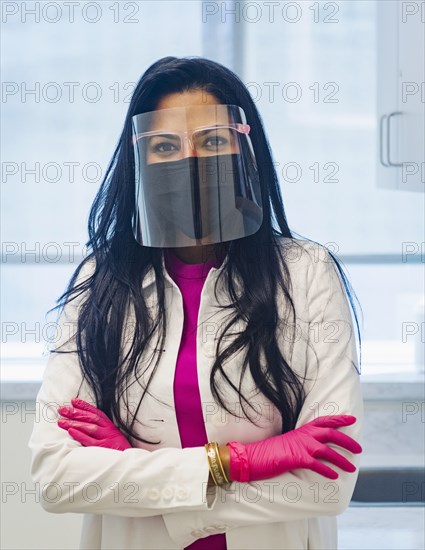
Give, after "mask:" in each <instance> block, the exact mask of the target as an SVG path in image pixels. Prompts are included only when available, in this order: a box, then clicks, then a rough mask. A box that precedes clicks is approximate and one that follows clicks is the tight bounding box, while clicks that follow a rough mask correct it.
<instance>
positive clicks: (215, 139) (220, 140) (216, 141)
mask: <svg viewBox="0 0 425 550" xmlns="http://www.w3.org/2000/svg"><path fill="white" fill-rule="evenodd" d="M227 143H228V140H227V139H226V138H224V137H222V136H219V135H214V136H209V137H208V138H207V139H206V140H205V146H206V147H214V148H217V147H219V146H220V145H226V144H227Z"/></svg>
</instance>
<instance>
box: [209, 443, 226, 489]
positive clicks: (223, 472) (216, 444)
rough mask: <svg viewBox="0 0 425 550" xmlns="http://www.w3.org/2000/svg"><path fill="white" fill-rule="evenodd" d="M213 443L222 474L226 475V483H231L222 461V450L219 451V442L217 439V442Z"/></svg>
mask: <svg viewBox="0 0 425 550" xmlns="http://www.w3.org/2000/svg"><path fill="white" fill-rule="evenodd" d="M213 445H215V449H216V455H217V460H218V464H219V466H220V470H221V473H222V475H223V477H224V480H225V483H230V481H229V480H228V479H227V476H226V472H225V470H224V467H223V463H222V462H221V457H220V451H219V448H218V443H217V441H215V442H214V443H213Z"/></svg>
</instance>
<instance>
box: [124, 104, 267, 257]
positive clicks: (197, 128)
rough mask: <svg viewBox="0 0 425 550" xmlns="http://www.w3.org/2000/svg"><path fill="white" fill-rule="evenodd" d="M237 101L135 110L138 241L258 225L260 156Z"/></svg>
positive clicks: (153, 242) (178, 240) (243, 230)
mask: <svg viewBox="0 0 425 550" xmlns="http://www.w3.org/2000/svg"><path fill="white" fill-rule="evenodd" d="M249 131H250V127H249V125H248V124H247V121H246V117H245V113H244V111H243V110H242V108H241V107H239V106H237V105H193V106H187V107H175V108H172V109H159V110H156V111H150V112H148V113H142V114H139V115H135V116H133V117H132V139H133V148H134V161H135V205H134V212H133V216H132V228H133V234H134V237H135V239H136V240H137V242H138V243H139V244H140V245H142V246H151V247H159V248H168V247H186V246H200V245H208V244H214V243H220V242H226V241H231V240H234V239H240V238H243V237H247V236H249V235H252V234H253V233H256V232H257V231H258V230H259V228H260V226H261V223H262V220H263V208H262V201H261V189H260V181H259V176H258V168H257V162H256V159H255V155H254V150H253V147H252V143H251V140H250V138H249Z"/></svg>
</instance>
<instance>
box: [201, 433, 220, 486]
mask: <svg viewBox="0 0 425 550" xmlns="http://www.w3.org/2000/svg"><path fill="white" fill-rule="evenodd" d="M208 447H209V445H208V443H206V444H205V445H204V448H205V452H206V453H207V460H208V469H209V471H210V474H211V477H212V480H213V482H214V485H218V484H217V481H216V479H215V477H214V473H213V471H212V469H211V461H210V457H209V454H208Z"/></svg>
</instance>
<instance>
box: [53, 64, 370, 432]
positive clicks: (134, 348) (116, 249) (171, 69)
mask: <svg viewBox="0 0 425 550" xmlns="http://www.w3.org/2000/svg"><path fill="white" fill-rule="evenodd" d="M191 90H202V91H205V92H207V93H209V94H212V95H213V96H215V97H216V98H217V100H219V101H220V103H223V104H232V105H239V106H240V107H242V109H243V110H244V112H245V114H246V118H247V121H248V123H249V124H250V126H251V133H250V137H251V141H252V144H253V148H254V153H255V156H256V160H257V165H258V171H259V178H260V183H261V193H262V202H263V223H262V225H261V228H260V229H259V230H258V231H257V232H256V233H255V234H253V235H251V236H249V237H245V238H242V239H237V240H235V241H230V242H226V243H219V244H217V245H214V251H215V253H216V255H217V257H220V256H221V257H223V256H224V257H225V259H224V262H225V263H224V266H223V267H224V269H223V271H222V276H223V277H225V280H226V286H225V288H226V291H227V293H228V296H229V297H230V298H231V301H230V304H231V311H232V312H233V317H232V318H231V320H230V321H229V323H228V324H227V325H226V327H225V331H226V330H227V329H230V328H231V327H232V326H238V324H239V323H241V322H242V324H243V327H244V328H243V330H242V331H240V332H238V333H237V337H236V338H235V339H234V340H233V342H232V343H231V345H230V346H228V348H227V349H224V350H222V351H221V352H219V351H218V349H217V355H216V358H215V362H214V364H213V367H212V370H211V374H210V388H211V392H212V395H213V396H214V399H215V400H216V401H217V403H219V404H220V405H221V406H222V407H223V408H224V409H226V410H227V411H228V412H229V413H230V414H233V415H235V413H234V412H233V411H232V410H229V409H228V407H227V406H226V403H225V401H224V400H223V399H222V397H221V395H220V393H221V392H220V391H219V388H218V386H217V383H216V376H217V373H220V374H221V375H222V376H223V378H225V379H226V380H227V382H228V383H229V384H230V385H231V386H232V387H233V389H234V390H235V391H236V392H237V394H238V396H239V400H240V403H241V406H242V409H243V410H244V411H245V408H244V405H243V403H242V400H243V401H245V402H246V403H247V404H248V405H250V404H249V402H248V400H247V399H246V398H245V397H244V396H243V394H242V393H241V392H240V388H241V385H240V384H239V388H237V387H236V386H235V385H234V384H233V383H232V382H231V380H229V378H228V377H227V375H226V374H225V371H224V370H223V368H222V366H223V361H226V360H228V359H229V358H230V357H231V356H232V355H233V354H235V353H237V352H238V351H239V350H242V349H243V350H245V351H246V356H245V361H244V364H243V368H242V372H241V377H240V380H241V381H242V378H243V376H244V373H245V371H246V368H248V367H249V369H250V372H251V375H252V378H253V380H254V382H255V384H256V385H257V387H258V388H259V389H260V391H261V392H262V393H263V394H264V396H265V397H266V398H267V399H269V400H270V401H271V402H272V403H273V404H274V405H275V406H276V407H277V409H278V410H279V412H280V413H281V415H282V433H285V432H287V431H289V430H291V429H294V427H295V424H296V421H297V418H298V416H299V413H300V410H301V408H302V406H303V403H304V400H305V397H306V394H305V389H304V385H303V383H302V382H301V380H300V378H299V377H298V376H297V375H296V374H295V372H293V370H292V369H291V367H290V365H289V364H288V362H287V360H286V359H285V357H284V356H283V354H282V352H281V350H280V348H279V345H278V342H277V339H276V330H277V329H278V326H281V323H287V326H288V327H289V326H293V327H295V324H296V323H295V320H296V313H295V307H294V304H293V301H292V298H291V288H292V285H291V280H290V274H289V270H288V268H287V265H286V261H285V257H284V255H282V253H281V251H282V237H286V238H288V239H293V240H294V241H293V242H294V243H295V242H296V237H294V235H293V234H292V233H291V231H290V229H289V227H288V223H287V221H286V216H285V211H284V207H283V201H282V197H281V193H280V189H279V183H278V178H277V174H276V171H275V169H274V165H273V161H272V153H271V148H270V145H269V143H268V140H267V137H266V135H265V132H264V129H263V124H262V120H261V117H260V115H259V113H258V112H257V109H256V106H255V104H254V102H253V100H252V98H251V96H250V94H249V92H248V90H247V88H246V87H245V85H244V84H243V82H242V81H241V80H240V79H239V78H238V76H237V75H236V74H234V73H233V72H232V71H231V70H229V69H227V68H226V67H224V66H222V65H220V64H219V63H216V62H213V61H211V60H209V59H205V58H202V57H198V56H190V57H184V58H177V57H164V58H162V59H160V60H158V61H157V62H155V63H153V64H152V65H151V66H150V67H149V68H148V69H147V70H146V72H145V73H144V74H143V75H142V77H141V78H140V80H139V82H138V83H137V86H136V88H135V90H134V93H133V96H132V99H131V102H130V105H129V108H128V112H127V115H126V119H125V122H124V128H123V130H122V133H121V136H120V138H119V141H118V144H117V146H116V148H115V151H114V153H113V156H112V159H111V161H110V163H109V165H108V168H107V171H106V173H105V176H104V178H103V181H102V184H101V186H100V188H99V190H98V193H97V195H96V197H95V200H94V202H93V205H92V207H91V210H90V215H89V221H88V232H89V241H88V242H87V243H86V246H87V248H88V250H89V251H90V253H89V254H88V255H87V256H86V257H85V258H84V259H83V260H82V262H81V263H80V264H79V266H78V267H77V269H76V270H75V272H74V274H73V275H72V277H71V279H70V282H69V284H68V287H67V289H66V291H65V292H64V294H62V296H61V297H60V298H59V299H58V300H57V304H58V305H57V306H56V307H54V308H52V310H53V309H57V308H58V307H64V306H65V305H66V304H67V303H68V301H70V300H74V299H75V298H76V297H77V293H78V296H81V295H82V294H83V293H84V296H85V300H84V301H82V302H81V304H80V305H81V309H80V310H79V313H78V323H77V331H76V344H77V350H76V352H77V353H78V357H79V360H80V365H81V368H82V372H83V375H84V376H83V378H87V379H88V381H89V384H90V387H91V388H92V390H93V394H94V396H95V399H96V406H97V407H98V408H99V409H100V410H102V411H103V412H105V413H106V414H107V415H108V416H109V418H111V419H112V418H115V422H116V423H117V425H118V427H119V428H120V429H121V430H122V431H123V432H125V433H126V435H130V436H132V437H134V438H136V439H138V440H139V441H143V442H147V443H151V442H149V441H148V440H146V439H143V438H140V437H139V436H138V435H137V434H136V433H134V432H133V430H132V427H133V425H134V418H135V416H136V415H137V411H138V409H139V407H140V403H141V401H142V399H143V397H144V395H145V392H146V391H147V390H148V388H149V385H150V382H151V380H152V377H153V376H154V374H155V371H156V368H157V365H158V362H159V357H160V350H162V348H163V343H164V341H165V338H166V331H167V323H166V315H165V305H164V304H165V302H164V288H165V286H164V272H163V264H162V257H163V253H164V250H163V249H161V248H153V247H143V246H140V244H138V242H137V241H136V240H135V238H134V236H133V233H132V226H131V218H132V213H133V209H134V203H135V191H134V188H135V185H134V177H135V176H134V163H135V161H134V153H133V147H132V141H131V137H132V128H131V117H132V116H133V115H136V114H139V113H144V112H149V111H153V110H155V108H156V105H157V104H158V102H159V100H160V99H162V98H163V97H164V96H166V95H168V94H171V93H180V92H185V91H191ZM273 215H274V218H275V222H276V224H277V227H276V226H275V227H273V219H272V216H273ZM308 240H309V241H311V240H310V239H308ZM289 242H292V241H289ZM311 242H314V243H315V242H316V241H311ZM316 244H318V243H316ZM329 253H330V255H331V257H332V260H333V261H334V262H335V265H336V267H337V268H338V272H339V273H340V276H341V278H342V281H343V283H344V286H345V289H346V291H347V293H348V296H349V298H350V303H351V307H352V308H353V311H354V315H355V319H356V325H357V332H358V336H359V343H360V351H361V338H360V331H359V324H358V320H357V315H356V312H355V310H354V305H353V301H352V298H351V292H350V288H351V285H350V284H349V283H348V280H347V278H346V276H345V274H344V272H343V270H342V268H341V266H340V264H339V261H338V260H337V258H336V257H335V256H334V254H333V253H332V252H331V251H330V250H329ZM88 261H94V266H95V267H94V270H93V273H92V275H91V276H90V277H89V278H88V279H87V280H85V281H83V283H81V284H79V285H76V286H74V284H75V282H76V280H77V278H78V275H79V273H80V271H81V269H82V267H83V265H84V264H85V262H88ZM151 268H153V269H154V273H155V284H156V297H157V308H156V315H152V308H150V307H148V305H147V303H146V301H145V297H144V296H143V289H142V285H141V282H142V280H143V278H144V277H145V275H146V274H147V273H148V271H150V270H151ZM236 279H237V280H238V281H240V283H241V286H242V292H240V293H239V294H238V293H237V292H236V290H235V287H234V280H236ZM217 283H218V279H217ZM279 287H280V288H281V289H282V292H283V294H284V297H285V298H286V301H287V304H288V314H287V316H286V317H285V319H283V318H282V314H283V312H281V311H279V312H278V311H277V303H276V294H277V292H278V288H279ZM71 296H72V298H71ZM356 299H357V297H356ZM129 303H131V304H132V305H133V306H134V314H135V326H134V327H133V328H134V332H133V334H132V341H131V346H130V351H129V353H128V354H127V356H126V357H122V354H121V351H122V350H121V346H122V336H123V330H124V328H125V323H126V321H125V320H126V314H127V308H128V305H129ZM227 307H229V306H227ZM52 310H49V311H52ZM289 312H291V314H292V321H291V319H290V315H289ZM157 329H159V335H160V343H159V345H157V346H156V348H155V347H153V346H151V345H150V344H149V342H150V341H151V339H152V338H153V335H154V334H155V333H156V331H157ZM279 330H280V329H279ZM233 334H235V333H233ZM220 339H221V338H220ZM291 341H292V342H294V341H295V339H294V338H292V339H291ZM148 344H149V345H148ZM219 344H220V342H219ZM146 349H150V350H153V349H154V350H155V351H153V352H152V356H151V357H152V359H153V357H154V355H155V352H156V350H158V351H159V353H158V358H157V362H156V364H155V366H154V368H153V369H152V372H151V373H150V376H149V379H148V383H147V384H146V387H144V388H143V393H142V392H141V393H142V395H141V398H140V402H139V404H138V407H137V409H136V411H135V412H134V417H133V421H132V422H131V425H130V426H128V422H126V421H125V420H123V419H122V418H121V416H120V407H119V399H120V397H121V395H124V394H125V391H126V387H127V385H128V382H129V380H130V379H131V377H132V376H134V377H135V378H136V380H138V374H139V372H138V370H140V357H141V356H142V355H143V353H144V352H146ZM52 352H53V353H61V351H60V350H59V349H57V350H52ZM74 353H75V351H74ZM263 353H264V357H265V362H266V370H265V371H264V370H263V369H262V367H261V364H262V355H263ZM360 363H361V360H360ZM143 364H144V365H146V363H144V362H143ZM147 368H149V367H147ZM127 410H128V409H127ZM247 416H249V415H247ZM250 421H251V422H252V420H251V419H250Z"/></svg>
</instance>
